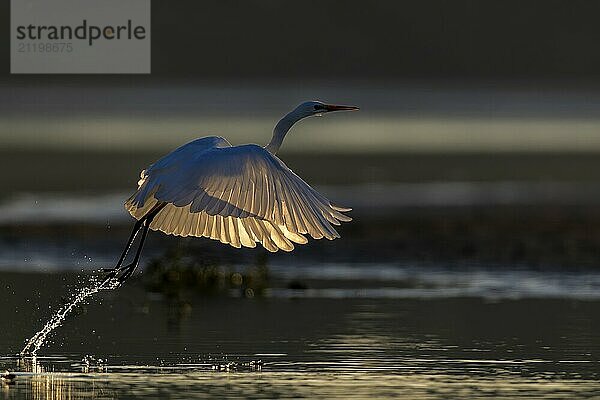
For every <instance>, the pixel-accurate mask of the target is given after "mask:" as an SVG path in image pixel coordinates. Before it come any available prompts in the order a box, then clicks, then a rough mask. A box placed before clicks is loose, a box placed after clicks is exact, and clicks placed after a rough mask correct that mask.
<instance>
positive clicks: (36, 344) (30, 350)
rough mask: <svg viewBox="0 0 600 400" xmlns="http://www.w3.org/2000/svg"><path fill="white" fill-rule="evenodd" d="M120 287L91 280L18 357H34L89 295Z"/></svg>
mask: <svg viewBox="0 0 600 400" xmlns="http://www.w3.org/2000/svg"><path fill="white" fill-rule="evenodd" d="M119 285H120V282H119V280H118V279H114V278H113V279H109V280H101V281H98V280H97V279H96V278H92V279H91V280H90V285H88V286H86V287H83V288H81V289H79V290H78V291H77V292H76V293H75V295H74V296H73V298H72V299H71V301H70V302H68V303H67V304H65V305H63V306H62V307H61V308H59V309H58V311H56V312H55V313H54V315H52V317H51V318H50V320H49V321H48V322H46V325H44V327H43V328H42V329H41V330H40V331H38V332H37V333H36V334H35V335H33V336H32V337H31V338H30V339H29V340H28V341H27V344H26V345H25V347H24V348H23V350H21V353H20V356H21V357H25V356H31V357H34V358H35V356H36V354H37V352H38V350H39V349H40V348H42V346H43V345H44V343H45V342H46V338H47V337H48V335H49V334H50V332H52V331H53V330H54V329H56V328H58V327H59V326H61V325H62V323H63V322H64V320H65V319H66V317H67V315H69V313H70V312H71V311H73V309H74V308H75V306H77V305H78V304H80V303H82V302H83V301H84V300H85V299H87V298H88V297H90V296H91V295H93V294H95V293H98V292H99V291H100V290H112V289H116V288H117V287H118V286H119Z"/></svg>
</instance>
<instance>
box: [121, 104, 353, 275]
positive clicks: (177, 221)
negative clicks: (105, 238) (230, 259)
mask: <svg viewBox="0 0 600 400" xmlns="http://www.w3.org/2000/svg"><path fill="white" fill-rule="evenodd" d="M355 109H357V108H356V107H350V106H335V105H327V104H323V103H321V102H316V101H311V102H305V103H302V104H301V105H299V106H298V107H296V108H295V109H294V110H293V111H292V112H290V113H289V114H287V115H286V116H285V117H283V118H282V119H281V120H280V121H279V123H278V124H277V125H276V127H275V129H274V131H273V138H272V139H271V142H270V143H269V144H267V145H266V146H265V147H262V146H259V145H256V144H244V145H239V146H232V145H231V144H230V143H229V142H228V141H227V140H225V139H224V138H222V137H219V136H209V137H204V138H200V139H196V140H193V141H191V142H189V143H187V144H185V145H183V146H181V147H179V148H177V149H175V150H173V151H172V152H171V153H169V154H167V155H166V156H164V157H162V158H161V159H159V160H158V161H156V162H155V163H154V164H152V165H150V166H149V167H148V168H146V169H145V170H143V171H142V173H141V175H140V180H139V182H138V189H137V190H136V192H135V193H134V194H133V195H132V196H131V197H130V198H129V199H128V200H127V201H126V202H125V208H126V209H127V211H129V213H130V214H131V215H132V216H133V217H134V218H136V219H137V220H138V221H137V222H136V226H135V227H134V231H133V232H132V235H131V237H130V240H129V242H128V244H127V246H126V248H125V250H124V252H123V254H122V256H121V259H120V260H119V262H118V263H117V266H116V267H115V268H114V269H111V270H110V271H112V272H111V273H112V276H116V274H117V273H118V272H121V271H123V270H125V273H124V274H123V275H122V276H121V278H120V279H125V278H126V277H128V276H130V275H131V273H132V272H133V270H135V267H136V266H137V262H138V259H139V253H140V252H141V247H142V245H143V241H144V239H145V237H146V234H147V232H148V229H152V230H158V231H162V232H164V233H166V234H172V235H177V236H196V237H207V238H211V239H215V240H219V241H220V242H222V243H226V244H230V245H232V246H234V247H237V248H239V247H242V246H244V247H255V246H256V243H260V244H262V246H263V247H264V248H265V249H267V250H269V251H271V252H275V251H278V250H279V249H281V250H284V251H292V250H293V249H294V244H305V243H307V242H308V240H307V238H306V236H305V235H310V236H311V237H312V238H314V239H321V238H327V239H330V240H332V239H335V238H338V237H340V235H339V234H338V232H337V231H336V230H335V228H334V226H335V225H340V222H347V221H351V218H350V217H348V216H347V215H345V214H343V213H344V212H348V211H350V210H351V209H350V208H346V207H340V206H336V205H334V204H332V203H331V202H330V201H329V200H328V199H327V198H325V197H324V196H323V195H321V194H320V193H318V192H317V191H316V190H314V189H313V188H312V187H310V186H309V185H308V184H307V183H306V182H304V181H303V180H302V179H301V178H300V177H299V176H298V175H296V174H295V173H294V172H293V171H292V170H291V169H290V168H288V167H287V166H286V165H285V163H284V162H283V161H282V160H280V159H279V158H278V157H277V156H276V152H277V151H278V150H279V147H280V146H281V144H282V142H283V139H284V137H285V135H286V134H287V132H288V131H289V129H290V128H291V127H292V125H293V124H294V123H295V122H297V121H299V120H300V119H302V118H305V117H308V116H311V115H319V114H322V113H326V112H331V111H341V110H355ZM140 230H141V231H142V240H141V242H140V245H139V246H138V249H137V251H136V256H135V259H134V262H133V263H132V264H129V265H127V266H121V264H122V262H123V260H124V258H125V257H126V255H127V252H128V250H129V248H130V247H131V245H132V243H133V241H134V240H135V237H136V235H137V233H138V232H139V231H140Z"/></svg>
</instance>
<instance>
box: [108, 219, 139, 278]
mask: <svg viewBox="0 0 600 400" xmlns="http://www.w3.org/2000/svg"><path fill="white" fill-rule="evenodd" d="M143 223H144V220H143V219H140V220H139V221H135V225H134V226H133V230H132V231H131V235H130V236H129V240H128V241H127V244H126V245H125V248H124V249H123V253H121V258H119V261H118V262H117V265H115V267H114V268H110V269H105V270H104V271H105V272H114V271H115V270H118V269H119V268H120V267H121V265H123V261H124V260H125V257H127V253H129V250H130V249H131V246H132V245H133V242H134V240H135V238H136V236H137V234H138V232H139V231H140V228H141V227H142V224H143Z"/></svg>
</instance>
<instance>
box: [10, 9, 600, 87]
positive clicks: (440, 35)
mask: <svg viewBox="0 0 600 400" xmlns="http://www.w3.org/2000/svg"><path fill="white" fill-rule="evenodd" d="M0 7H1V8H0V18H1V19H2V20H3V21H4V25H5V33H8V29H9V2H3V3H2V5H1V6H0ZM599 12H600V4H598V3H596V2H593V1H585V0H581V1H578V0H574V1H573V0H571V1H564V0H549V1H516V0H508V1H501V2H499V1H490V0H483V1H468V0H456V1H445V0H425V1H418V2H408V1H377V2H371V3H365V2H362V1H355V0H350V1H345V2H343V3H340V2H336V1H319V0H308V1H293V2H281V1H276V0H263V1H247V2H243V3H239V2H235V1H219V2H209V3H206V2H198V1H193V0H182V1H177V2H170V1H166V0H153V1H152V75H151V76H149V77H143V78H141V79H143V81H144V82H148V81H152V82H155V81H160V80H164V79H185V80H186V81H188V82H189V80H190V79H193V80H202V81H206V80H213V79H219V80H229V79H235V80H238V79H259V80H274V79H282V80H289V79H310V80H317V79H318V80H329V79H336V80H338V79H357V80H361V81H367V82H369V81H372V80H375V81H377V82H386V83H389V82H390V81H401V82H402V81H405V80H407V79H414V78H420V79H432V78H433V79H453V80H465V79H466V80H474V79H483V80H496V79H535V80H538V79H565V80H577V81H581V82H587V81H593V80H596V79H598V77H599V76H600V54H598V52H597V51H596V50H597V44H598V40H599V39H600V28H599V27H598V24H597V20H596V17H597V15H598V13H599ZM8 39H9V35H8V34H5V35H2V38H1V41H0V53H1V54H2V60H3V62H2V63H1V71H2V73H3V75H4V76H3V78H5V80H10V79H9V78H8V76H7V75H8V72H9V67H8V66H9V64H8V54H9V40H8ZM45 78H46V79H47V78H48V77H45ZM87 78H89V79H90V80H91V79H94V78H98V77H93V76H92V77H87ZM124 78H127V77H124ZM124 78H123V79H124ZM80 79H83V77H80ZM104 79H105V77H100V80H104ZM132 79H139V78H132ZM25 80H26V79H25ZM124 80H127V79H124Z"/></svg>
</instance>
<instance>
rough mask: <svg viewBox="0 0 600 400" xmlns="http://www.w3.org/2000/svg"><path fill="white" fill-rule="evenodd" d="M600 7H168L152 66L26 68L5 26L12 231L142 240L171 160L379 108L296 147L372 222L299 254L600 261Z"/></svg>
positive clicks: (292, 147)
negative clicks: (303, 113) (136, 211)
mask: <svg viewBox="0 0 600 400" xmlns="http://www.w3.org/2000/svg"><path fill="white" fill-rule="evenodd" d="M9 11H10V10H9V6H8V2H3V3H2V4H1V5H0V19H1V20H3V21H5V27H6V28H5V29H6V31H5V32H6V33H7V32H8V29H9ZM599 11H600V4H598V3H596V2H589V1H526V2H523V1H502V2H498V1H464V0H458V1H442V0H436V1H431V0H428V1H419V2H405V1H402V2H399V1H377V2H371V3H366V2H362V1H345V2H333V1H312V0H311V1H302V2H280V1H260V2H258V1H247V2H241V3H240V2H232V1H220V2H209V3H206V2H197V1H178V2H167V1H159V0H154V1H153V2H152V32H151V38H152V73H151V74H150V75H10V74H9V59H8V54H9V42H8V35H7V34H6V35H3V36H2V37H1V38H0V54H1V55H2V58H1V60H2V62H0V72H1V74H0V104H1V107H0V168H2V170H3V171H6V172H5V173H4V174H2V176H0V184H1V185H2V187H3V188H4V190H3V191H2V193H0V199H2V200H3V201H4V203H3V204H4V206H3V207H4V208H3V210H4V213H3V214H4V216H3V217H0V223H2V224H4V225H5V226H7V227H10V226H18V227H20V228H19V229H23V228H22V224H23V223H24V221H28V223H32V224H33V223H35V222H37V223H40V224H45V223H49V224H50V225H52V224H65V223H72V222H73V221H76V222H77V223H81V224H88V225H92V226H93V225H94V224H97V223H98V222H101V223H100V226H99V227H98V229H99V235H103V234H105V229H106V226H109V225H110V226H111V227H112V229H116V228H115V227H118V226H121V227H122V228H121V229H123V232H124V231H125V230H126V229H127V225H128V224H129V222H130V220H129V217H128V216H127V215H126V214H125V213H124V211H123V210H122V209H121V201H122V200H123V199H124V198H126V197H127V194H128V193H129V192H130V191H132V190H133V189H134V187H135V183H136V181H137V177H138V174H139V171H140V170H141V169H143V168H144V167H145V166H146V165H148V164H149V163H151V162H152V161H154V160H155V159H157V158H158V157H160V156H161V155H162V154H164V153H166V152H168V151H169V150H171V149H173V148H174V147H176V146H178V145H180V144H182V143H185V142H187V141H189V140H192V139H194V138H196V137H199V136H205V135H214V134H217V135H222V136H224V137H226V138H228V139H229V140H230V141H231V142H232V143H233V144H239V143H246V142H256V143H266V142H267V141H268V140H269V138H270V135H271V130H272V127H273V126H274V125H275V123H276V122H277V120H278V118H280V117H281V116H282V115H284V114H285V113H286V112H287V111H288V110H290V109H291V108H293V107H294V106H295V105H296V104H298V103H299V102H301V101H304V100H308V99H321V100H324V101H329V102H337V103H347V104H355V105H358V106H360V107H361V111H360V112H359V113H352V114H339V115H332V116H328V117H326V118H312V119H309V120H306V121H303V122H302V123H300V124H298V126H296V127H295V128H294V129H293V131H292V132H291V133H290V135H288V137H287V138H286V142H285V143H284V145H283V147H282V150H281V153H280V155H281V157H282V159H284V160H285V161H286V162H287V163H288V165H289V166H290V167H291V168H293V169H294V170H295V171H296V172H297V173H298V174H300V175H301V176H302V177H304V178H305V179H306V180H307V181H308V182H310V183H311V184H313V185H315V186H317V187H318V188H319V189H320V190H322V191H323V192H324V193H326V194H327V195H328V196H330V197H332V198H333V199H334V200H337V201H338V202H341V203H344V204H348V205H350V206H353V207H354V209H355V211H354V212H353V213H354V214H353V215H354V217H355V222H353V224H352V225H349V226H344V227H342V228H341V232H342V236H344V237H345V239H344V240H343V241H336V242H335V243H334V244H329V243H318V244H314V245H313V246H309V247H308V249H300V250H299V251H298V255H302V254H304V253H303V252H308V253H310V252H311V250H310V249H315V251H314V253H315V254H319V255H320V257H321V256H322V257H323V258H324V259H327V258H328V257H334V258H335V257H338V256H339V257H345V258H346V259H352V257H354V256H355V254H354V253H356V252H358V253H361V257H363V258H367V259H370V258H371V257H372V256H374V257H382V258H385V259H386V260H400V259H402V260H405V259H407V260H409V261H411V262H412V261H419V262H421V261H424V260H427V261H432V260H433V261H436V260H437V261H439V260H448V259H450V260H459V261H465V260H466V261H468V262H509V263H514V262H517V263H525V264H527V265H550V264H552V265H556V264H558V265H561V266H564V265H569V266H571V267H573V266H574V265H586V266H595V265H596V264H597V254H596V253H597V252H596V250H595V249H596V248H597V246H598V245H600V239H598V238H599V237H600V235H598V233H600V218H597V217H595V216H597V215H599V214H600V211H599V210H597V209H596V204H597V203H598V200H599V199H600V187H599V186H598V184H597V182H598V179H599V178H600V157H599V156H598V155H599V154H598V153H599V152H600V118H599V116H600V80H599V78H600V53H599V52H598V51H597V43H598V42H599V40H600V25H599V24H597V23H596V20H595V19H596V17H597V15H599ZM99 194H102V195H106V196H113V197H108V198H103V199H105V200H103V201H105V202H104V203H98V202H97V201H96V200H95V199H96V198H97V196H98V195H99ZM73 196H84V197H83V198H79V197H76V198H74V197H73ZM85 196H88V197H85ZM24 199H26V200H24ZM65 199H69V201H71V203H69V202H67V201H66V200H65ZM95 201H96V202H95ZM73 202H74V203H73ZM64 204H67V205H68V206H67V207H64ZM74 204H75V205H74ZM52 226H54V225H52ZM345 233H347V235H345ZM123 235H126V234H125V233H123ZM67 236H68V235H67ZM69 237H71V236H69ZM83 237H85V236H83ZM115 237H119V238H120V236H119V235H115ZM10 240H15V239H14V238H12V237H11V239H10ZM23 240H25V241H26V239H23ZM69 240H71V239H68V238H65V241H66V243H69ZM157 240H158V239H157ZM165 240H171V238H168V239H165ZM353 240H357V241H359V242H360V243H363V244H364V245H361V246H356V243H355V242H354V241H353ZM9 242H10V241H9ZM10 243H12V242H10ZM172 243H178V242H177V241H176V240H175V239H174V240H173V241H172ZM186 243H187V242H186ZM193 243H209V244H207V246H213V247H216V248H219V244H218V243H212V242H210V241H206V240H202V241H195V242H193ZM87 245H88V244H85V246H87ZM194 245H195V244H194ZM65 246H67V247H69V246H70V247H73V248H79V247H80V246H82V247H85V246H84V245H80V244H67V245H65ZM111 246H113V245H111ZM114 246H117V245H116V244H115V245H114ZM328 246H331V247H328ZM25 247H27V246H25ZM342 248H343V249H342ZM326 249H329V250H326ZM375 249H378V250H377V251H375ZM221 250H222V249H221ZM221 250H219V251H221ZM342 250H343V251H342ZM11 251H13V253H12V254H14V256H13V258H14V259H21V258H23V257H22V252H24V251H25V250H19V251H21V252H19V251H16V252H15V251H14V250H11ZM215 251H216V250H215ZM323 251H327V253H323ZM329 253H331V254H329ZM372 253H373V254H375V255H373V254H372ZM233 254H238V253H235V252H234V253H233ZM323 254H327V255H326V256H324V255H323ZM106 257H107V259H109V258H110V257H109V256H106ZM11 260H12V258H11ZM63 261H64V260H63ZM63 261H61V262H63ZM10 262H12V261H6V263H10Z"/></svg>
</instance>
